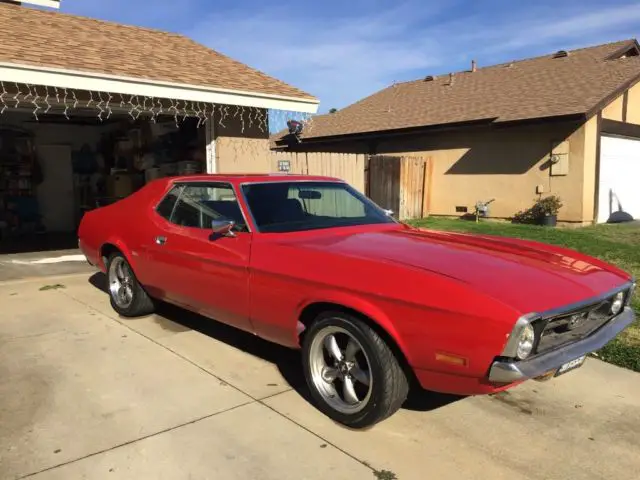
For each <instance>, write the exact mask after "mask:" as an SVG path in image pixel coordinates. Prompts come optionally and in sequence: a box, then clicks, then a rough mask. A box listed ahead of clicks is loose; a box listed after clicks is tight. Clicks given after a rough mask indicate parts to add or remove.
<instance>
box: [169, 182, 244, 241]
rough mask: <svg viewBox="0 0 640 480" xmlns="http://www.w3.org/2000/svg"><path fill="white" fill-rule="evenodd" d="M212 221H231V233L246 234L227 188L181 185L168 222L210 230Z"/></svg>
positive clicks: (231, 189)
mask: <svg viewBox="0 0 640 480" xmlns="http://www.w3.org/2000/svg"><path fill="white" fill-rule="evenodd" d="M213 220H233V221H234V222H235V224H236V226H235V227H234V229H235V230H237V231H246V223H245V221H244V217H243V216H242V210H240V205H239V204H238V200H237V198H236V195H235V192H234V190H233V188H232V187H231V185H228V184H222V183H220V184H218V183H217V184H210V183H198V184H191V185H185V186H184V187H183V190H182V193H181V194H180V197H179V199H178V201H177V203H176V205H175V208H174V209H173V214H172V215H171V218H170V220H169V221H170V222H171V223H175V224H176V225H180V226H183V227H191V228H202V229H205V230H210V229H211V222H212V221H213Z"/></svg>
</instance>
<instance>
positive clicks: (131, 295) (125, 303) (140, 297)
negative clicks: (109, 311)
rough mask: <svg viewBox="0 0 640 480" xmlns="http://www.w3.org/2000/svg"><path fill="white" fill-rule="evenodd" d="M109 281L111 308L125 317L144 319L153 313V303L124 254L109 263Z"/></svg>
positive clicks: (117, 255)
mask: <svg viewBox="0 0 640 480" xmlns="http://www.w3.org/2000/svg"><path fill="white" fill-rule="evenodd" d="M107 281H108V288H109V299H110V300H111V307H112V308H113V309H114V310H115V311H116V312H118V314H119V315H122V316H123V317H142V316H144V315H149V314H150V313H153V310H154V305H153V301H152V300H151V298H150V297H149V295H147V292H145V291H144V289H143V288H142V285H140V282H138V279H137V278H136V276H135V274H134V273H133V269H132V268H131V265H129V262H128V261H127V259H126V258H125V256H124V255H122V253H119V252H118V253H114V254H112V255H111V256H110V257H109V260H108V261H107Z"/></svg>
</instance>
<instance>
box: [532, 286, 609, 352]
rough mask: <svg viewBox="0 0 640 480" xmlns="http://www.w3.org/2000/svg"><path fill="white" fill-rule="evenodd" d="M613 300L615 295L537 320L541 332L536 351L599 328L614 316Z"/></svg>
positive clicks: (576, 338)
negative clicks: (612, 309) (612, 311)
mask: <svg viewBox="0 0 640 480" xmlns="http://www.w3.org/2000/svg"><path fill="white" fill-rule="evenodd" d="M612 301H613V297H611V298H608V299H606V300H604V301H601V302H599V303H596V304H593V305H589V306H586V307H582V308H579V309H576V310H573V311H569V312H564V313H562V314H559V315H556V316H554V317H551V318H547V319H541V320H539V322H536V323H538V325H537V328H538V330H539V332H540V333H539V340H538V345H537V347H536V353H542V352H545V351H548V350H552V349H554V348H558V347H561V346H563V345H565V344H567V343H571V342H575V341H576V340H581V339H583V338H585V337H587V336H589V335H590V334H592V333H593V332H595V331H596V330H598V329H599V328H600V327H602V326H603V325H604V324H606V323H607V322H608V321H609V320H611V318H612V315H611V313H610V312H611V303H612Z"/></svg>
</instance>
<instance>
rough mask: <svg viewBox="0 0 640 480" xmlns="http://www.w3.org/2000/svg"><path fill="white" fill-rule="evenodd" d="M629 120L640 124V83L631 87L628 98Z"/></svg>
mask: <svg viewBox="0 0 640 480" xmlns="http://www.w3.org/2000/svg"><path fill="white" fill-rule="evenodd" d="M627 122H628V123H635V124H636V125H640V83H637V84H636V85H634V86H633V87H631V88H630V89H629V93H628V98H627Z"/></svg>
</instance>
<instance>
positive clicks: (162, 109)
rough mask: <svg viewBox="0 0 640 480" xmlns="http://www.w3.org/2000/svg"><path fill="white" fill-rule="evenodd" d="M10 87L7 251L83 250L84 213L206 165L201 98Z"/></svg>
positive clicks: (4, 168) (5, 127)
mask: <svg viewBox="0 0 640 480" xmlns="http://www.w3.org/2000/svg"><path fill="white" fill-rule="evenodd" d="M2 90H3V92H2V93H1V94H0V96H1V98H0V110H2V115H0V253H16V252H29V251H46V250H61V249H66V248H76V247H77V236H76V232H77V228H78V225H79V223H80V219H81V218H82V216H83V214H84V213H85V212H86V211H88V210H92V209H94V208H97V207H99V206H102V205H105V204H108V203H112V202H114V201H116V200H118V199H121V198H124V197H126V196H128V195H130V194H131V193H133V192H135V191H136V190H138V189H139V188H140V187H142V186H143V185H145V183H147V182H149V181H151V180H153V179H156V178H159V177H164V176H172V175H185V174H193V173H200V172H205V171H206V138H205V137H206V128H201V127H202V125H203V123H204V122H205V120H206V118H207V115H210V113H211V112H209V113H207V112H206V107H204V106H203V105H202V104H199V105H197V106H196V102H192V104H191V105H187V103H186V102H183V103H184V106H180V104H179V103H178V102H175V101H172V100H159V99H147V98H146V97H145V98H144V99H143V98H142V97H140V98H138V97H131V98H129V97H128V96H122V97H118V98H114V97H113V96H111V95H109V97H110V101H107V95H108V94H104V95H102V94H96V93H95V92H80V91H76V92H73V95H71V94H70V92H68V91H66V92H65V93H63V89H55V91H54V89H53V88H52V87H49V88H47V87H33V86H24V87H23V86H20V85H18V86H16V87H15V88H14V90H13V91H9V90H8V89H7V87H6V86H5V85H4V84H3V87H2ZM45 90H46V92H47V93H46V94H45ZM56 94H57V99H56ZM147 100H148V101H149V103H147Z"/></svg>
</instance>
